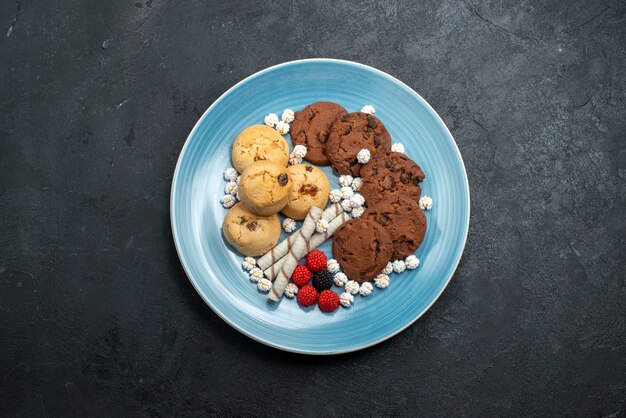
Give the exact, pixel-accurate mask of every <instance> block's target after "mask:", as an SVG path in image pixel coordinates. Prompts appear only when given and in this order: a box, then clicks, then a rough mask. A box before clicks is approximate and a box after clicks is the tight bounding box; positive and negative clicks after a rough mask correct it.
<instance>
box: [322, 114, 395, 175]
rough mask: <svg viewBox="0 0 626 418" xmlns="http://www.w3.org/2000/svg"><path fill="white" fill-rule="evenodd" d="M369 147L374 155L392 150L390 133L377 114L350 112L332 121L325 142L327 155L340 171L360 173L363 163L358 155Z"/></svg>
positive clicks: (341, 172) (342, 172)
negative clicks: (359, 161) (358, 159)
mask: <svg viewBox="0 0 626 418" xmlns="http://www.w3.org/2000/svg"><path fill="white" fill-rule="evenodd" d="M364 148H367V149H368V150H369V151H370V153H371V155H372V156H374V155H376V154H377V153H379V152H382V153H384V152H389V151H390V150H391V136H390V135H389V132H387V128H385V125H383V124H382V122H381V121H379V120H378V118H377V117H376V116H373V115H368V114H366V113H361V112H355V113H348V114H347V115H345V116H342V117H341V118H338V119H336V120H335V122H333V124H332V125H331V127H330V135H328V141H327V142H326V155H327V156H328V160H329V161H330V164H331V165H332V166H333V168H334V169H335V170H336V171H337V172H339V173H340V174H351V175H353V176H358V175H359V172H360V170H361V166H362V164H359V163H358V162H357V160H356V156H357V154H358V153H359V151H361V150H362V149H364Z"/></svg>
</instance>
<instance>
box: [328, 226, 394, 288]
mask: <svg viewBox="0 0 626 418" xmlns="http://www.w3.org/2000/svg"><path fill="white" fill-rule="evenodd" d="M392 250H393V245H392V243H391V237H390V236H389V233H388V232H387V231H386V230H385V228H383V227H382V226H380V225H379V224H378V223H376V222H374V221H371V220H367V219H352V220H350V221H348V222H346V223H344V224H343V225H341V226H340V227H339V229H337V231H335V234H334V235H333V257H335V259H336V260H337V261H338V262H339V265H340V266H341V268H342V270H343V271H344V272H345V273H346V274H347V275H348V277H349V278H351V279H352V280H356V281H357V282H360V283H363V282H366V281H368V280H371V279H373V278H374V277H376V275H378V274H379V273H380V272H381V271H382V270H383V268H384V267H385V266H386V265H387V263H388V262H389V260H390V259H391V253H392Z"/></svg>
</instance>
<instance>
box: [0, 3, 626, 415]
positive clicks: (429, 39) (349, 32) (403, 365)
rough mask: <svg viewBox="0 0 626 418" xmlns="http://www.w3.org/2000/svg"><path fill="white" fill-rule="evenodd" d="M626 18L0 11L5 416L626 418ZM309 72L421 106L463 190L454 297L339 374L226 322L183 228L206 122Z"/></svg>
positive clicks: (392, 8) (405, 10)
mask: <svg viewBox="0 0 626 418" xmlns="http://www.w3.org/2000/svg"><path fill="white" fill-rule="evenodd" d="M625 10H626V5H625V3H624V2H619V1H613V2H609V1H577V2H557V1H552V2H526V1H523V2H519V1H514V0H507V1H488V2H476V1H475V0H468V1H465V2H462V1H455V0H445V1H441V2H439V1H437V2H432V3H429V2H425V1H420V2H410V1H404V2H377V1H363V2H361V4H359V5H357V2H354V3H348V2H346V1H335V2H321V1H318V2H312V1H306V0H299V1H293V2H277V1H276V2H275V1H255V2H235V1H228V2H227V1H224V2H221V3H218V2H208V1H199V0H196V1H165V0H142V1H141V2H135V1H130V0H129V1H121V0H107V1H95V0H94V1H59V2H57V1H39V2H32V1H27V0H19V1H12V0H2V1H0V86H1V87H0V312H1V314H0V415H3V416H14V415H15V416H58V415H64V416H72V415H78V416H84V415H86V414H95V415H115V414H116V413H124V414H127V415H133V416H135V415H136V416H146V415H153V416H168V415H181V416H194V415H200V414H219V415H226V414H229V415H230V414H237V415H272V414H277V415H280V414H288V413H298V414H303V415H309V416H313V415H326V416H334V415H346V416H348V415H352V416H354V415H356V414H362V415H370V414H371V415H394V416H395V415H423V416H457V415H461V416H462V415H465V416H486V415H501V416H502V415H545V416H554V415H580V416H624V414H626V405H625V398H626V396H625V394H624V393H625V391H626V326H625V323H626V319H625V318H626V304H625V303H624V301H625V300H626V299H625V296H626V286H625V278H624V276H625V271H626V254H625V252H626V251H625V249H626V246H625V242H624V241H625V236H626V222H625V209H624V207H625V204H626V202H625V198H624V196H625V192H626V190H625V186H624V181H625V180H626V179H625V177H626V150H625V145H626V122H625V115H626V112H625V107H624V106H625V96H626V70H625V68H626V11H625ZM306 57H336V58H345V59H350V60H355V61H359V62H362V63H365V64H369V65H372V66H374V67H377V68H379V69H381V70H383V71H386V72H388V73H390V74H392V75H394V76H396V77H398V78H399V79H400V80H402V81H404V82H406V83H407V84H409V85H410V86H412V87H413V88H414V89H416V90H417V91H418V92H419V93H420V94H422V95H423V96H424V97H425V98H426V99H427V100H428V101H429V102H430V103H431V104H432V106H433V107H434V108H435V109H436V110H437V112H439V114H440V115H441V116H442V117H443V119H444V120H445V122H446V124H447V125H448V127H449V128H450V130H451V131H452V134H453V135H454V137H455V138H456V141H457V142H458V144H459V148H460V149H461V152H462V154H463V157H464V159H465V164H466V166H467V171H468V175H469V179H470V186H471V193H472V218H471V227H470V234H469V239H468V244H467V247H466V250H465V254H464V256H463V259H462V261H461V264H460V266H459V269H458V271H457V273H456V275H455V277H454V279H453V280H452V282H451V284H450V286H449V287H448V289H447V290H446V291H445V292H444V294H443V296H442V297H441V298H440V300H439V301H438V302H437V303H436V304H435V305H434V306H433V308H432V309H431V310H430V311H429V312H428V313H427V314H426V315H425V316H424V317H423V318H422V319H421V320H420V321H418V322H417V323H416V324H415V325H413V326H412V327H410V328H409V329H408V330H406V331H405V332H403V333H402V334H401V335H399V336H397V337H395V338H393V339H391V340H389V341H387V342H385V343H383V344H381V345H379V346H376V347H374V348H371V349H368V350H366V351H363V352H359V353H355V354H351V355H342V356H338V357H332V358H328V357H327V358H309V357H303V356H298V355H292V354H286V353H282V352H278V351H275V350H273V349H270V348H267V347H265V346H262V345H260V344H258V343H256V342H254V341H252V340H250V339H248V338H246V337H244V336H243V335H240V334H239V333H238V332H236V331H234V330H233V329H231V328H230V327H229V326H228V325H227V324H225V323H224V322H222V321H221V320H220V319H219V318H218V317H217V316H216V315H215V314H213V312H212V311H211V310H210V309H209V308H208V307H206V306H205V304H204V303H203V302H202V300H201V299H200V297H199V296H197V295H196V293H195V291H194V290H193V288H192V286H191V285H190V284H189V282H188V281H187V279H186V277H185V274H184V272H183V270H182V268H181V266H180V264H179V262H178V258H177V256H176V252H175V249H174V246H173V243H172V237H171V232H170V227H169V212H168V205H169V188H170V182H171V178H172V173H173V170H174V166H175V163H176V158H177V156H178V153H179V151H180V149H181V147H182V145H183V142H184V140H185V138H186V136H187V134H188V133H189V131H190V130H191V128H192V127H193V125H194V123H195V121H196V120H197V118H198V117H199V116H200V114H201V113H202V112H203V111H204V110H205V109H206V108H207V107H208V106H209V104H210V103H211V102H212V101H213V100H215V99H216V98H217V97H218V96H219V95H220V94H221V93H222V92H224V91H225V90H226V89H227V88H229V87H230V86H231V85H233V84H234V83H236V82H237V81H239V80H240V79H242V78H244V77H246V76H248V75H250V74H252V73H254V72H256V71H257V70H260V69H262V68H265V67H267V66H270V65H273V64H277V63H280V62H283V61H287V60H292V59H297V58H306Z"/></svg>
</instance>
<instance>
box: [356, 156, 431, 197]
mask: <svg viewBox="0 0 626 418" xmlns="http://www.w3.org/2000/svg"><path fill="white" fill-rule="evenodd" d="M361 177H362V178H363V186H361V194H362V195H363V197H364V198H365V203H367V206H372V205H375V204H376V203H378V202H379V201H381V200H383V199H386V198H387V196H389V195H390V194H392V193H395V192H402V194H403V195H405V196H408V197H410V198H411V199H413V200H415V201H416V202H417V201H418V200H419V198H420V196H421V194H422V189H421V187H420V186H419V184H420V182H421V181H422V180H424V178H425V177H426V176H425V175H424V172H423V171H422V169H421V168H420V166H419V165H417V164H416V163H415V162H414V161H413V160H411V159H410V158H409V157H407V156H406V155H404V154H402V153H399V152H387V153H379V154H377V155H376V156H374V157H373V158H372V159H371V160H370V162H369V163H367V164H365V165H364V166H363V168H362V169H361Z"/></svg>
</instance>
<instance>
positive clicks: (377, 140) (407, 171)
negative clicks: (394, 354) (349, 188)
mask: <svg viewBox="0 0 626 418" xmlns="http://www.w3.org/2000/svg"><path fill="white" fill-rule="evenodd" d="M291 139H292V142H293V144H294V145H305V146H306V147H307V148H308V152H307V155H306V159H307V160H308V161H310V162H311V163H313V164H317V165H331V166H332V168H333V169H334V170H335V171H337V172H338V173H340V174H349V175H352V176H360V177H361V178H362V180H363V186H362V188H361V194H362V195H363V197H364V198H365V203H366V205H367V210H366V211H365V212H364V213H363V216H362V217H361V218H358V219H352V220H351V221H349V222H346V223H345V224H343V225H342V226H341V227H340V228H339V229H338V230H337V231H336V232H335V235H334V239H333V256H334V257H335V259H337V261H338V262H339V264H340V265H341V268H342V269H343V271H344V272H345V273H346V274H347V275H348V277H350V278H351V279H353V280H356V281H358V282H366V281H369V280H371V279H373V278H374V277H376V276H377V275H378V274H379V273H380V272H381V271H382V270H383V268H384V267H385V266H386V265H387V263H388V262H389V261H390V260H396V259H403V258H405V257H407V256H409V255H411V254H412V253H413V252H415V250H416V249H417V248H418V247H419V246H420V244H421V243H422V241H423V240H424V235H425V234H426V217H425V216H424V213H423V212H422V210H421V209H420V207H419V205H418V200H419V198H420V195H421V193H422V190H421V188H420V183H421V182H422V181H423V180H424V178H425V175H424V172H423V171H422V169H421V168H420V167H419V166H418V165H417V164H416V163H415V162H414V161H413V160H411V159H410V158H409V157H407V156H406V155H404V154H402V153H399V152H391V135H389V132H388V131H387V129H386V128H385V126H384V124H383V123H382V122H381V121H380V120H379V119H378V118H376V117H375V116H374V115H370V114H366V113H362V112H354V113H348V112H347V111H346V110H345V109H344V108H343V107H342V106H340V105H338V104H336V103H332V102H318V103H313V104H311V105H309V106H307V107H306V108H304V109H303V110H302V111H300V112H298V113H296V116H295V120H294V121H293V124H292V126H291ZM362 149H367V150H369V151H370V154H371V159H370V161H369V162H368V163H367V164H360V163H359V162H358V161H357V154H358V153H359V151H361V150H362Z"/></svg>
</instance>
